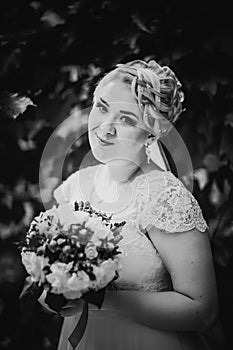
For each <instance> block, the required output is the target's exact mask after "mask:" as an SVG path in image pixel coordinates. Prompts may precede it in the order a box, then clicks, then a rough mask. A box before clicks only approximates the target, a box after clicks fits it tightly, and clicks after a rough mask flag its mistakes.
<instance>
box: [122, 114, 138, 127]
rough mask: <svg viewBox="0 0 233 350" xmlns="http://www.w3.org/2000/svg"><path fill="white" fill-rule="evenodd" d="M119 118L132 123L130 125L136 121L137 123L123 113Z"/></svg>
mask: <svg viewBox="0 0 233 350" xmlns="http://www.w3.org/2000/svg"><path fill="white" fill-rule="evenodd" d="M121 120H123V122H124V123H126V124H129V125H132V126H134V125H136V123H137V122H136V121H134V120H133V119H131V118H129V117H127V116H125V115H124V116H123V117H121Z"/></svg>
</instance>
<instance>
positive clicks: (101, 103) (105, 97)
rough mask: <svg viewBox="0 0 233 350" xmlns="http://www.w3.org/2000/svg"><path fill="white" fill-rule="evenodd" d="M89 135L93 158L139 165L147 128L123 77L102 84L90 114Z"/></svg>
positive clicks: (105, 161)
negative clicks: (122, 80)
mask: <svg viewBox="0 0 233 350" xmlns="http://www.w3.org/2000/svg"><path fill="white" fill-rule="evenodd" d="M88 136H89V142H90V146H91V149H92V152H93V155H94V157H95V158H96V159H97V160H99V161H100V162H102V163H107V162H109V161H112V160H116V159H118V160H119V161H123V162H125V161H130V162H136V163H137V164H140V163H141V162H142V161H143V160H144V159H145V150H144V147H143V145H144V143H145V141H146V139H147V136H148V131H147V130H146V128H145V125H144V123H143V121H142V114H141V111H140V109H139V107H138V104H137V103H136V101H135V99H134V98H133V96H132V94H131V92H130V90H129V88H128V87H127V86H126V85H125V84H124V83H123V82H121V81H120V80H114V81H111V82H109V83H107V84H106V85H104V86H103V87H101V86H100V87H99V88H98V89H97V91H96V94H95V97H94V105H93V107H92V110H91V112H90V115H89V121H88Z"/></svg>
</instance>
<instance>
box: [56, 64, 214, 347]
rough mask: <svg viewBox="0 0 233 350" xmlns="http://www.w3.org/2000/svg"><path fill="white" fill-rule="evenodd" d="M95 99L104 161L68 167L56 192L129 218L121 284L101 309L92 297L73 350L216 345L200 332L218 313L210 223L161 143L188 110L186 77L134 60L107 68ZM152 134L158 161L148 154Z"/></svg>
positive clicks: (68, 316) (93, 129)
mask: <svg viewBox="0 0 233 350" xmlns="http://www.w3.org/2000/svg"><path fill="white" fill-rule="evenodd" d="M93 102H94V103H93V107H92V110H91V112H90V115H89V121H88V135H89V142H90V146H91V151H92V153H93V155H94V157H95V158H96V159H97V160H98V161H99V164H97V165H94V166H86V167H85V168H82V169H80V170H79V171H77V172H75V173H74V174H72V175H71V176H70V177H69V178H68V179H67V180H66V181H64V182H63V183H62V185H61V186H59V187H58V188H57V189H56V190H55V191H54V197H55V199H56V201H57V202H58V203H61V202H64V201H65V202H70V203H73V202H74V201H80V200H84V201H86V200H89V201H90V202H91V204H92V206H94V208H96V209H100V210H102V211H104V212H106V213H111V214H112V215H113V216H112V218H113V219H115V220H116V221H121V220H125V221H126V225H125V226H124V229H123V231H122V236H123V239H122V241H121V242H120V245H119V249H120V250H121V252H122V254H121V255H120V260H121V263H122V270H121V271H120V277H119V278H118V280H116V285H117V290H112V289H108V290H107V291H106V295H105V300H104V303H103V306H102V308H101V309H100V310H99V309H98V308H97V307H95V306H94V305H92V304H90V305H89V315H88V323H87V327H86V330H85V333H84V335H83V337H82V339H81V341H80V343H79V344H78V346H77V347H76V349H77V350H191V349H196V350H202V349H203V350H204V349H212V348H211V347H210V346H209V345H208V344H207V342H206V341H205V336H204V335H205V332H207V331H208V330H209V329H211V328H212V327H213V325H214V324H215V321H216V318H217V291H216V282H215V274H214V267H213V261H212V255H211V249H210V244H209V239H208V233H207V228H208V227H207V224H206V221H205V220H204V218H203V216H202V212H201V209H200V207H199V205H198V203H197V201H196V199H195V198H194V197H193V195H192V194H191V192H189V191H188V190H187V189H186V188H185V186H184V185H183V184H182V182H181V181H180V180H179V179H178V178H177V177H176V176H174V175H173V173H172V172H171V171H170V169H169V165H168V162H167V159H166V157H165V155H164V153H161V149H160V148H158V147H157V146H158V144H159V143H158V142H157V141H158V140H159V139H160V138H161V137H162V136H164V135H166V134H167V133H168V132H169V130H170V129H171V127H172V125H173V124H174V123H175V121H176V120H177V118H178V117H179V115H180V114H181V112H182V102H183V93H182V91H181V84H180V82H179V81H178V79H177V78H176V76H175V74H174V73H173V72H172V71H171V69H169V68H168V67H161V66H160V65H159V64H157V63H156V62H155V61H150V62H149V63H146V62H144V61H140V60H136V61H133V62H129V63H126V64H121V65H117V67H116V68H114V69H113V70H112V71H111V72H109V73H107V74H106V75H105V76H104V77H103V78H102V79H101V80H100V82H99V83H98V85H97V87H96V89H95V92H94V99H93ZM153 142H154V143H153ZM152 143H153V145H157V146H156V147H157V148H156V147H155V150H156V152H157V156H156V159H157V160H158V161H157V162H153V161H150V160H151V152H150V149H151V148H150V146H151V145H152ZM83 303H84V301H83V300H76V301H72V302H68V304H67V305H66V306H65V307H64V308H63V309H62V310H61V312H60V314H61V315H62V316H63V317H64V323H63V327H62V330H61V335H60V340H59V345H58V349H59V350H66V349H71V348H72V347H71V345H70V343H69V341H68V338H69V336H70V334H71V333H72V331H73V329H74V328H75V326H76V324H77V322H78V320H79V318H80V315H81V311H82V306H83Z"/></svg>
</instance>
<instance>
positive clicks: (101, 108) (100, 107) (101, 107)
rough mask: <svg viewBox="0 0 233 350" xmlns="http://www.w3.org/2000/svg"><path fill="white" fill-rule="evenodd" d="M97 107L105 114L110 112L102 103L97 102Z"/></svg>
mask: <svg viewBox="0 0 233 350" xmlns="http://www.w3.org/2000/svg"><path fill="white" fill-rule="evenodd" d="M96 107H97V108H98V109H99V110H100V111H101V112H103V113H106V112H107V111H108V109H107V107H105V106H104V105H103V104H102V103H100V102H97V103H96Z"/></svg>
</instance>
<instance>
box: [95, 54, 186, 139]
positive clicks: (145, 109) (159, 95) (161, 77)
mask: <svg viewBox="0 0 233 350" xmlns="http://www.w3.org/2000/svg"><path fill="white" fill-rule="evenodd" d="M115 79H120V80H121V81H122V82H123V83H125V84H126V85H127V86H129V88H130V89H131V92H132V94H133V96H134V98H135V99H136V101H137V103H138V105H139V108H140V110H141V112H142V118H143V122H144V124H145V125H146V127H147V128H148V130H149V131H151V133H152V134H154V135H155V129H154V125H155V119H156V120H160V121H161V122H162V121H166V122H167V124H169V125H170V127H167V128H166V131H164V130H163V132H161V134H160V135H157V137H158V138H159V137H161V136H164V135H165V134H167V132H168V131H169V130H170V128H171V125H174V123H175V122H176V121H177V119H178V118H179V116H180V114H181V113H182V111H183V108H182V103H183V101H184V93H183V91H182V90H181V87H182V85H181V83H180V81H179V80H178V79H177V77H176V75H175V73H174V72H173V71H172V70H171V69H170V68H169V67H167V66H160V65H159V64H158V63H157V62H155V61H154V60H152V61H149V62H148V63H147V62H144V61H141V60H135V61H132V62H128V63H126V64H118V65H117V66H116V68H115V69H113V70H112V71H110V72H109V73H107V74H106V75H105V76H104V77H103V78H102V79H101V80H100V81H99V83H98V85H97V87H96V90H97V89H98V87H101V86H103V85H106V84H107V83H108V82H110V81H112V80H115ZM162 133H163V135H162Z"/></svg>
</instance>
